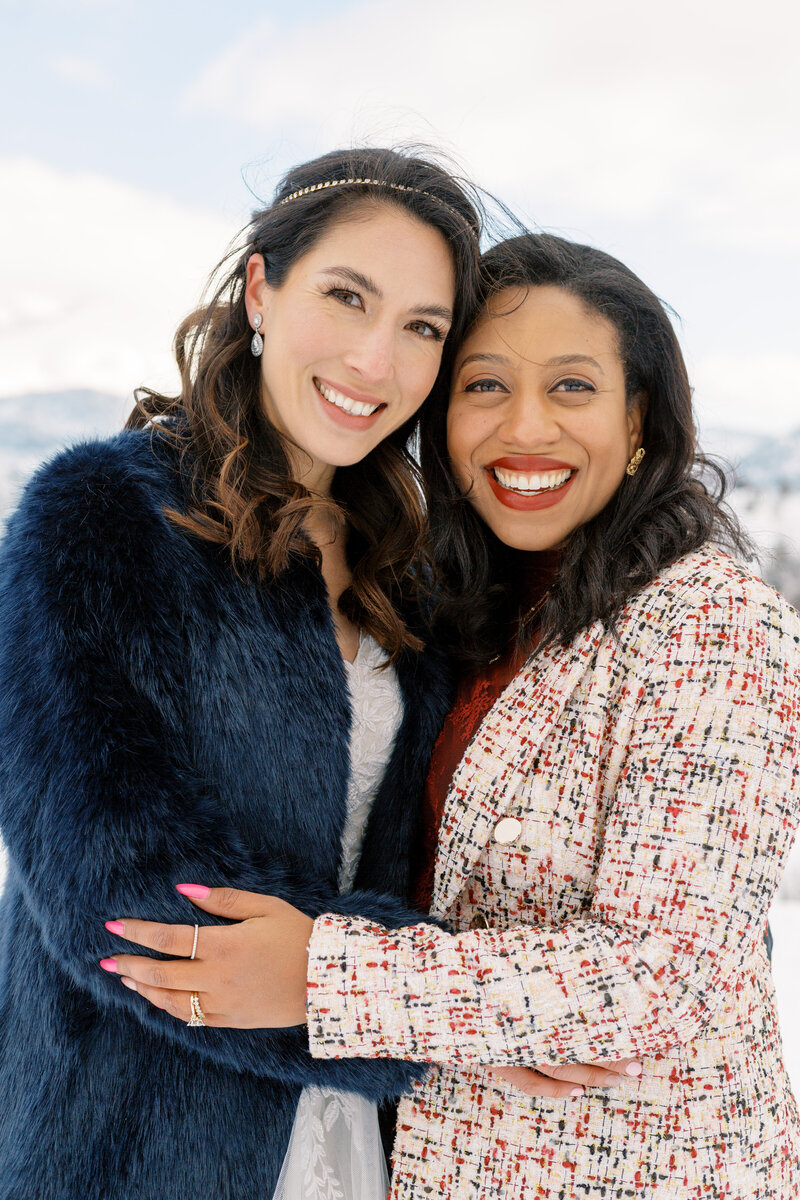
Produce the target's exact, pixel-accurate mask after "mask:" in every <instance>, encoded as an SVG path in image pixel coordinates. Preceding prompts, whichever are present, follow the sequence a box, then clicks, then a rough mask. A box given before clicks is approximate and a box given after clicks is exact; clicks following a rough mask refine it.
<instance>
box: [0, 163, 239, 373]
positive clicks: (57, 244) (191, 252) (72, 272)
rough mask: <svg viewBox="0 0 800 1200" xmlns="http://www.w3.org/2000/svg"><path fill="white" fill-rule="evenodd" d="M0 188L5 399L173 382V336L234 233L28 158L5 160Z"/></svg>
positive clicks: (216, 221)
mask: <svg viewBox="0 0 800 1200" xmlns="http://www.w3.org/2000/svg"><path fill="white" fill-rule="evenodd" d="M0 192H1V193H2V196H3V221H2V222H0V258H2V261H3V263H4V271H3V280H2V287H1V288H0V395H11V394H13V393H16V392H25V391H37V390H50V389H58V388H69V387H92V388H97V389H99V390H101V391H108V392H115V393H120V394H122V393H127V392H129V391H130V390H132V389H133V388H134V387H136V386H138V385H139V384H141V383H145V382H146V383H156V384H157V385H158V386H162V387H170V388H172V387H175V386H176V384H177V370H176V369H175V367H174V365H173V360H172V354H171V349H170V347H171V341H172V335H173V333H174V330H175V328H176V326H177V325H178V323H179V321H180V319H181V318H182V317H183V316H184V315H185V314H186V313H187V312H188V311H189V310H190V309H191V308H192V307H193V305H194V304H195V303H196V302H197V300H198V299H199V296H200V293H201V291H202V287H203V284H204V282H205V278H206V275H207V274H208V272H209V270H210V269H211V268H212V267H213V266H214V265H215V263H216V262H217V261H218V259H219V258H221V256H222V254H223V252H224V250H225V247H226V244H227V242H228V240H229V239H230V237H231V236H232V235H233V233H234V232H235V230H234V229H233V228H232V227H230V226H229V225H228V224H227V223H226V222H225V221H223V220H221V219H220V218H219V217H217V216H215V215H213V214H211V213H206V212H203V211H202V210H196V209H190V208H187V207H185V206H183V205H180V204H178V203H176V202H174V201H172V200H169V199H166V198H164V197H161V196H157V195H153V194H151V193H148V192H144V191H140V190H137V189H135V188H132V187H128V186H127V185H124V184H121V183H118V182H115V181H114V180H111V179H107V178H104V177H103V176H99V175H92V174H87V173H70V172H64V171H59V170H56V169H55V168H53V167H50V166H47V165H45V164H43V163H41V162H38V161H36V160H32V159H24V158H6V159H0Z"/></svg>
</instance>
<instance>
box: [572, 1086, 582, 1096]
mask: <svg viewBox="0 0 800 1200" xmlns="http://www.w3.org/2000/svg"><path fill="white" fill-rule="evenodd" d="M582 1095H583V1088H581V1087H577V1088H573V1089H572V1091H571V1092H570V1096H582Z"/></svg>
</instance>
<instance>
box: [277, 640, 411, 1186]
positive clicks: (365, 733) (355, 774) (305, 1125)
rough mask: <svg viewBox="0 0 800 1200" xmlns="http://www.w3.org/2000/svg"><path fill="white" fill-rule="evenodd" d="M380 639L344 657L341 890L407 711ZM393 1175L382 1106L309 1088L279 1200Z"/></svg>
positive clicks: (385, 1181) (348, 882)
mask: <svg viewBox="0 0 800 1200" xmlns="http://www.w3.org/2000/svg"><path fill="white" fill-rule="evenodd" d="M385 661H386V655H385V653H384V651H383V649H382V647H381V646H379V645H378V643H377V642H376V641H375V640H374V639H373V638H371V637H369V636H368V635H366V634H362V637H361V642H360V644H359V648H358V653H357V655H356V658H355V661H354V662H352V663H346V664H345V666H346V668H347V682H348V687H349V691H350V704H351V711H352V726H351V731H350V782H349V786H348V790H347V816H346V819H345V826H344V831H343V834H342V858H341V864H340V866H339V889H340V891H343V892H347V891H350V890H351V889H352V887H353V881H354V880H355V877H356V871H357V870H358V863H359V859H360V857H361V847H362V845H363V842H364V832H365V830H366V826H367V819H368V817H369V813H370V809H371V807H372V802H373V800H374V799H375V795H376V792H377V790H378V787H379V786H380V782H381V779H382V778H383V774H384V771H385V769H386V764H387V762H388V761H389V756H390V754H391V752H392V747H393V745H394V740H395V737H396V736H397V731H398V729H399V728H400V723H401V721H402V718H403V699H402V695H401V692H400V685H399V683H398V680H397V675H396V673H395V671H394V670H393V669H391V668H390V669H389V670H386V671H379V670H378V669H377V668H378V667H380V666H382V664H383V663H384V662H385ZM388 1189H389V1175H388V1172H387V1170H386V1161H385V1159H384V1155H383V1146H382V1144H381V1137H380V1129H379V1126H378V1109H377V1105H376V1104H375V1103H374V1102H373V1101H371V1100H366V1099H365V1098H364V1097H363V1096H359V1095H357V1094H356V1093H354V1092H336V1091H332V1090H328V1089H327V1088H318V1087H306V1088H303V1091H302V1093H301V1095H300V1101H299V1103H298V1105H297V1112H296V1113H295V1118H294V1124H293V1126H292V1135H291V1138H290V1139H289V1146H288V1148H287V1150H286V1156H285V1158H284V1160H283V1167H282V1168H281V1174H280V1178H279V1179H278V1183H277V1186H276V1189H275V1192H274V1193H273V1200H385V1198H386V1193H387V1191H388Z"/></svg>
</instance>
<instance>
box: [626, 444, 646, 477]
mask: <svg viewBox="0 0 800 1200" xmlns="http://www.w3.org/2000/svg"><path fill="white" fill-rule="evenodd" d="M644 455H645V449H644V446H640V447H639V449H638V450H637V451H636V453H635V454H634V456H633V458H632V459H631V461H630V462H629V463H628V465H627V467H626V468H625V474H626V475H635V474H636V472H637V471H638V470H639V463H640V462H641V461H642V459H643V458H644Z"/></svg>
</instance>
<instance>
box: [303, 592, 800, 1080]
mask: <svg viewBox="0 0 800 1200" xmlns="http://www.w3.org/2000/svg"><path fill="white" fill-rule="evenodd" d="M678 590H679V591H680V589H678ZM589 640H590V641H591V639H589ZM799 646H800V621H798V617H797V614H796V613H795V612H794V611H793V610H792V609H791V608H790V607H789V605H788V604H786V603H785V602H784V601H782V599H781V598H780V597H779V596H777V595H776V594H775V593H774V592H773V591H772V589H770V588H768V587H766V585H764V584H762V583H761V582H760V581H759V580H755V579H753V578H752V577H748V576H741V575H740V576H738V577H737V576H736V574H735V573H732V572H729V573H728V576H727V577H725V578H723V579H722V580H721V582H720V580H717V581H716V582H715V584H714V586H713V587H710V588H704V587H702V586H695V585H694V584H690V586H688V588H684V589H683V591H682V592H680V594H676V589H675V588H674V587H670V586H666V585H665V586H664V587H663V588H662V589H661V592H659V590H658V589H654V590H651V593H650V594H649V595H648V596H645V597H643V598H642V599H641V600H640V602H639V603H638V604H635V605H634V606H633V610H632V612H631V615H630V619H629V620H628V622H627V625H626V627H625V628H624V629H623V630H622V638H621V642H620V643H617V644H615V643H614V640H613V639H609V638H607V637H603V636H602V634H601V635H600V636H598V637H596V638H595V639H594V642H593V648H592V655H591V661H590V662H589V664H588V666H587V668H586V670H585V671H581V670H580V669H579V670H578V676H577V683H576V682H575V679H574V678H573V681H572V684H571V686H573V687H574V694H573V696H572V697H571V699H570V701H569V702H568V703H567V705H566V706H565V708H564V709H563V711H561V713H560V717H559V719H558V721H557V722H556V723H555V726H554V727H553V728H552V729H551V730H550V732H549V734H548V735H547V740H545V741H543V742H542V744H541V746H540V750H541V757H542V759H544V760H546V761H547V762H548V763H550V764H552V763H556V764H562V769H563V774H564V776H568V777H569V780H570V781H572V782H571V783H569V784H567V785H562V790H563V786H567V787H568V788H571V791H570V793H569V795H568V796H567V797H564V796H563V795H559V780H558V779H552V778H550V779H549V780H548V779H546V778H543V777H542V768H541V765H539V766H538V767H537V763H536V761H533V762H531V763H529V774H528V776H527V777H526V778H525V779H523V782H522V784H521V786H520V787H519V789H518V790H517V792H516V794H515V797H514V806H512V809H511V810H510V811H511V812H513V815H514V816H519V817H523V818H524V817H525V814H526V811H532V810H533V809H534V808H536V806H537V804H538V813H539V814H541V813H542V812H543V813H544V816H543V817H542V820H543V821H546V819H547V812H548V811H549V809H548V800H547V797H548V796H549V797H551V798H553V799H552V803H553V804H554V805H555V804H556V803H559V804H561V806H562V809H563V808H564V806H565V805H569V811H570V813H571V821H572V831H573V833H574V830H575V829H577V828H579V827H581V826H582V825H583V823H584V821H585V822H586V827H587V828H589V827H591V824H592V823H593V822H597V827H598V828H600V829H601V833H600V835H599V837H598V843H597V845H598V859H597V864H596V869H595V871H594V877H593V879H591V882H590V886H589V888H588V902H587V903H586V905H585V906H581V907H580V909H579V911H577V912H576V913H575V914H574V915H573V916H572V917H571V918H570V919H568V920H567V921H565V922H564V923H563V924H561V925H557V926H556V925H554V926H551V927H535V926H530V925H524V924H521V923H520V916H521V914H520V916H518V917H517V920H516V922H513V919H512V923H511V924H510V927H507V928H503V927H499V928H496V929H486V930H474V931H465V932H461V933H456V934H448V933H444V932H441V931H439V930H436V929H433V928H431V927H429V926H425V925H418V926H416V927H414V928H410V929H405V930H401V931H393V932H390V931H387V930H385V929H382V928H380V927H378V926H376V925H375V924H374V923H370V922H368V921H363V920H348V919H343V918H341V917H339V916H336V915H330V914H326V915H324V916H322V917H320V918H319V919H318V920H317V921H316V924H315V929H314V934H313V937H312V940H311V947H310V949H311V966H310V974H309V990H308V1012H309V1024H310V1030H311V1049H312V1053H313V1054H315V1055H318V1056H336V1055H342V1054H361V1055H370V1054H371V1055H377V1056H379V1055H384V1054H388V1055H406V1056H408V1057H413V1058H416V1059H420V1060H425V1061H430V1062H439V1063H447V1062H450V1063H452V1062H459V1063H465V1064H470V1063H472V1064H476V1063H506V1064H511V1063H521V1064H524V1063H536V1062H545V1061H578V1062H585V1061H589V1060H592V1059H596V1058H605V1057H612V1058H617V1057H623V1056H634V1055H647V1054H651V1053H657V1052H662V1051H666V1050H667V1049H668V1048H669V1047H671V1046H675V1045H678V1044H686V1043H687V1042H689V1041H690V1040H691V1039H692V1038H693V1037H695V1036H696V1035H697V1033H698V1032H699V1031H701V1030H702V1029H703V1028H704V1027H706V1026H707V1025H708V1024H709V1023H710V1022H711V1021H712V1020H713V1017H714V1014H715V1013H717V1012H718V1011H719V1010H721V1008H722V1007H723V1006H724V1005H725V1004H726V1001H727V1000H728V998H729V997H730V996H731V995H732V994H733V993H734V992H735V990H736V988H737V973H738V972H739V970H740V967H741V964H742V962H743V959H744V957H745V956H746V955H747V954H748V953H749V952H750V947H751V944H753V943H754V942H755V940H756V939H761V938H762V937H763V931H764V925H765V922H766V917H767V912H768V908H769V904H770V901H771V899H772V896H773V893H774V889H775V887H776V884H777V881H778V879H779V876H780V871H781V866H782V862H783V859H784V857H785V855H786V853H787V852H788V849H789V847H790V844H791V840H792V835H793V831H794V828H795V826H796V824H797V819H798V790H797V789H798V772H799V769H800V758H799V756H798V713H799V712H800V653H799V652H798V647H799ZM567 665H569V663H567ZM579 668H580V664H579ZM556 678H558V676H556ZM513 709H518V710H519V711H520V712H521V713H522V714H523V715H522V716H520V718H519V719H520V720H522V721H524V720H527V719H528V718H529V715H530V709H528V711H527V713H526V711H525V693H524V688H522V687H520V689H518V690H517V691H513V689H512V695H511V699H510V700H509V701H508V704H507V708H506V710H505V711H507V712H508V713H511V712H512V711H513ZM469 753H472V751H470V752H469ZM598 764H600V765H599V766H598ZM584 787H585V792H584V791H583V788H584ZM556 797H558V800H556V799H555V798H556ZM481 802H482V803H486V801H485V798H484V800H483V801H481ZM469 803H470V802H469V801H468V802H467V804H466V809H467V810H468V809H469ZM453 811H454V813H456V814H457V813H458V811H460V810H458V809H457V808H455V807H454V809H453ZM500 815H503V814H502V813H501V814H500ZM463 819H466V818H463ZM458 823H459V817H458V815H456V816H454V817H453V824H454V826H455V827H456V829H455V832H454V831H453V829H450V830H447V829H446V827H445V825H443V834H442V837H443V844H442V846H441V847H440V856H441V861H440V864H439V866H440V868H442V867H444V870H445V873H446V870H447V869H448V866H449V863H448V856H450V855H452V854H458V855H463V854H464V853H466V852H467V851H468V850H469V843H468V840H467V841H466V842H465V837H466V836H468V835H465V833H464V830H463V829H461V830H459V829H458V828H457V826H458ZM603 826H604V828H603ZM573 842H574V837H573ZM465 846H466V849H465ZM522 860H523V855H522V851H520V852H519V855H518V856H517V858H516V859H514V860H513V861H512V859H511V858H509V864H510V866H509V872H510V871H511V870H512V869H513V870H514V871H516V872H517V873H519V872H520V871H521V870H522V865H521V862H522ZM534 866H535V863H531V869H533V868H534ZM588 869H589V870H591V866H590V867H589V868H588ZM473 870H478V871H479V870H480V857H479V856H478V857H477V859H476V862H475V866H474V868H473ZM439 874H440V875H441V874H442V871H441V869H440V871H439ZM508 878H509V879H510V878H511V876H510V874H509V876H508ZM508 886H509V887H511V886H512V885H511V884H509V885H508ZM499 899H500V900H501V901H502V900H503V897H502V895H501V896H500V897H499ZM509 908H510V909H511V910H512V912H513V904H507V905H506V909H507V910H508V909H509Z"/></svg>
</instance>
